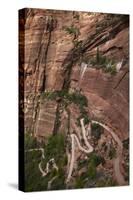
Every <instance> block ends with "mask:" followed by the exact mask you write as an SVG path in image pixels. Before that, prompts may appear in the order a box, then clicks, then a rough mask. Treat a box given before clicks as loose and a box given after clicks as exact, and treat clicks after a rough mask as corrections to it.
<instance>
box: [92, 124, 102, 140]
mask: <svg viewBox="0 0 133 200" xmlns="http://www.w3.org/2000/svg"><path fill="white" fill-rule="evenodd" d="M103 131H104V129H103V127H101V126H100V125H99V124H97V123H93V124H91V135H92V136H93V137H94V138H95V139H96V140H99V139H100V137H101V134H102V133H103Z"/></svg>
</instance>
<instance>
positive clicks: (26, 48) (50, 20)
mask: <svg viewBox="0 0 133 200" xmlns="http://www.w3.org/2000/svg"><path fill="white" fill-rule="evenodd" d="M128 26H129V24H128V16H126V15H111V14H100V13H85V12H72V11H71V12H70V11H51V10H40V9H24V10H22V11H20V16H19V27H20V35H19V48H20V53H19V58H20V62H19V64H20V66H19V68H20V89H21V91H20V118H23V112H24V121H25V126H24V128H25V131H28V132H31V133H32V134H33V135H35V136H37V137H38V138H47V137H48V136H49V135H50V134H53V133H56V132H58V131H59V130H65V131H66V127H67V128H69V127H68V126H67V125H65V124H67V120H65V114H64V113H63V112H62V106H61V103H60V101H61V100H60V98H57V97H56V98H55V99H53V100H50V101H45V99H44V98H42V96H43V94H44V93H46V92H53V91H63V90H67V91H69V92H71V91H81V92H82V94H83V95H85V96H86V97H87V99H88V107H87V112H88V114H89V116H90V118H92V119H98V120H100V121H103V122H104V123H106V124H107V125H108V126H111V127H112V128H113V129H115V130H116V132H117V133H118V135H119V137H120V138H121V139H122V140H124V139H126V138H127V137H128V134H129V130H128V129H129V123H128V121H129V110H128V109H129V60H128V59H129V56H128V55H129V36H128V34H129V27H128ZM99 52H100V53H99ZM99 54H100V55H102V56H104V57H105V56H106V57H108V58H109V59H110V60H113V61H114V62H115V64H116V65H117V64H118V63H119V62H121V63H122V64H121V68H120V70H119V71H118V72H117V73H116V74H115V75H112V74H111V73H109V72H108V73H105V71H104V70H102V68H100V69H99V68H98V66H97V67H93V66H92V64H91V62H90V60H91V59H92V58H93V57H96V56H99ZM83 62H85V63H87V69H86V70H85V71H84V74H83V77H82V78H81V71H82V69H81V63H83ZM107 64H109V63H107ZM97 65H98V64H97ZM23 80H24V81H23ZM23 90H24V93H23ZM23 98H24V103H23ZM71 109H73V108H69V111H70V112H71ZM74 110H75V109H73V115H74V112H75V114H76V112H79V111H74ZM57 118H59V119H62V122H64V123H63V124H64V127H65V128H63V125H62V124H61V123H60V120H59V119H57ZM66 118H67V117H66ZM72 119H73V120H75V119H74V117H72ZM63 120H64V121H63ZM66 132H67V131H66Z"/></svg>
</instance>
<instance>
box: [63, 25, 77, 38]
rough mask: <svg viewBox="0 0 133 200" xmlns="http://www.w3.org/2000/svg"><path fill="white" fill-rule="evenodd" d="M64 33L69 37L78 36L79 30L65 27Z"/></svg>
mask: <svg viewBox="0 0 133 200" xmlns="http://www.w3.org/2000/svg"><path fill="white" fill-rule="evenodd" d="M65 31H66V32H67V33H68V34H70V35H75V36H78V35H79V34H80V32H79V29H78V28H77V27H74V26H70V27H65Z"/></svg>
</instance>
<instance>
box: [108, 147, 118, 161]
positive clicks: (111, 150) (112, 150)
mask: <svg viewBox="0 0 133 200" xmlns="http://www.w3.org/2000/svg"><path fill="white" fill-rule="evenodd" d="M115 157H116V149H115V148H114V147H113V146H111V148H110V151H109V158H110V159H113V158H115Z"/></svg>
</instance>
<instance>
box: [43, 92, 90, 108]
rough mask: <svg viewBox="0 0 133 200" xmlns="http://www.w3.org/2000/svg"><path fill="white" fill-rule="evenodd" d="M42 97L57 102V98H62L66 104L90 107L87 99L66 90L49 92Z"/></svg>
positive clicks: (77, 93)
mask: <svg viewBox="0 0 133 200" xmlns="http://www.w3.org/2000/svg"><path fill="white" fill-rule="evenodd" d="M42 97H43V98H46V99H47V100H56V99H57V98H60V99H62V101H63V102H64V103H66V104H70V103H74V104H76V105H79V106H80V107H83V106H87V105H88V101H87V99H86V97H85V96H84V95H82V94H81V93H79V92H73V93H69V92H67V91H66V90H61V91H53V92H51V91H47V92H44V93H43V94H42Z"/></svg>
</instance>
